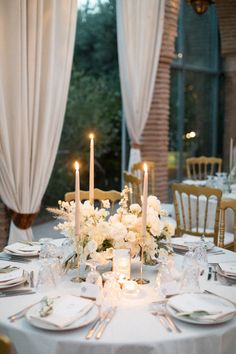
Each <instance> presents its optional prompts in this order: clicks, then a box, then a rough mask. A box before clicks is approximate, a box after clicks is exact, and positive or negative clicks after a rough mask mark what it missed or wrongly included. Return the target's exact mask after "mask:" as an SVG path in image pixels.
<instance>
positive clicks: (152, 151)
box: [142, 0, 179, 202]
mask: <svg viewBox="0 0 236 354" xmlns="http://www.w3.org/2000/svg"><path fill="white" fill-rule="evenodd" d="M178 10H179V0H167V1H166V7H165V23H164V32H163V41H162V48H161V54H160V61H159V66H158V72H157V77H156V83H155V89H154V93H153V100H152V105H151V110H150V114H149V117H148V121H147V124H146V126H145V129H144V133H143V140H142V143H143V145H142V157H143V159H145V160H152V161H154V162H155V179H156V181H155V194H156V195H157V196H158V198H159V199H160V200H161V201H162V202H167V201H168V129H169V96H170V64H171V62H172V59H173V55H174V41H175V36H176V31H177V18H178Z"/></svg>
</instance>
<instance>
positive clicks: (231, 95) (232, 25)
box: [216, 0, 236, 171]
mask: <svg viewBox="0 0 236 354" xmlns="http://www.w3.org/2000/svg"><path fill="white" fill-rule="evenodd" d="M216 8H217V14H218V18H219V27H220V37H221V54H222V57H223V70H224V76H225V80H224V81H225V88H224V92H225V97H224V101H225V106H224V147H223V150H224V155H223V161H224V170H225V171H228V168H229V144H230V138H233V139H234V145H236V1H235V0H224V1H222V0H217V1H216Z"/></svg>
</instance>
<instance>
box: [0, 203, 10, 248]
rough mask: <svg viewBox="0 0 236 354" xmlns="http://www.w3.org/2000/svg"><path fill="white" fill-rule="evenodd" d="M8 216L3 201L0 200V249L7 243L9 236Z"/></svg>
mask: <svg viewBox="0 0 236 354" xmlns="http://www.w3.org/2000/svg"><path fill="white" fill-rule="evenodd" d="M9 227H10V216H9V213H8V212H7V209H6V207H5V205H4V204H3V202H2V201H1V200H0V251H2V250H3V248H4V247H5V246H6V245H7V242H8V237H9Z"/></svg>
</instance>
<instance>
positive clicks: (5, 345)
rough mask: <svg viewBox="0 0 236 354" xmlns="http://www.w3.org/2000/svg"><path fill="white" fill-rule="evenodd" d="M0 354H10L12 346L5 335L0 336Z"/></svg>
mask: <svg viewBox="0 0 236 354" xmlns="http://www.w3.org/2000/svg"><path fill="white" fill-rule="evenodd" d="M0 353H1V354H11V353H12V345H11V341H10V338H9V337H7V336H5V335H0Z"/></svg>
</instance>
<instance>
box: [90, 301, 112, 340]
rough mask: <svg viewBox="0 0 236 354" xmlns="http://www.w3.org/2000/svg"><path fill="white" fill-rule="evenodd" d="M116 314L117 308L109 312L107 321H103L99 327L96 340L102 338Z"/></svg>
mask: <svg viewBox="0 0 236 354" xmlns="http://www.w3.org/2000/svg"><path fill="white" fill-rule="evenodd" d="M115 312H116V307H112V309H111V310H110V311H109V312H108V314H107V316H106V317H105V319H104V320H103V321H102V323H101V325H100V326H99V328H98V331H97V334H96V337H95V338H96V339H100V338H101V336H102V334H103V332H104V330H105V328H106V326H107V325H108V323H110V321H111V319H112V317H113V316H114V314H115Z"/></svg>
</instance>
